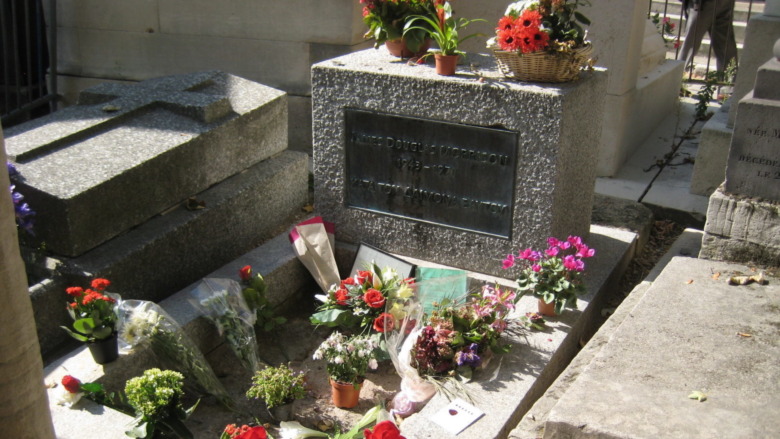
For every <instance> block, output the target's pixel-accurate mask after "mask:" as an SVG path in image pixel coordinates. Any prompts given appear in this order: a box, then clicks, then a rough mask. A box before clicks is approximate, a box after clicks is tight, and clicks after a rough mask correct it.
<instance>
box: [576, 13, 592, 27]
mask: <svg viewBox="0 0 780 439" xmlns="http://www.w3.org/2000/svg"><path fill="white" fill-rule="evenodd" d="M574 18H576V19H577V21H579V22H580V23H582V24H584V25H585V26H590V20H588V17H586V16H584V15H582V12H578V11H574Z"/></svg>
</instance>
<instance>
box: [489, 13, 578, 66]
mask: <svg viewBox="0 0 780 439" xmlns="http://www.w3.org/2000/svg"><path fill="white" fill-rule="evenodd" d="M580 5H590V2H589V1H588V0H522V1H518V2H514V3H512V4H510V5H509V7H508V8H507V10H506V13H505V14H504V16H503V17H501V19H500V20H499V21H498V27H496V38H495V40H494V41H492V43H494V44H498V46H499V47H500V48H501V50H505V51H508V52H521V53H532V52H539V51H548V52H566V51H571V50H572V49H573V48H575V47H579V46H582V45H583V44H585V31H584V30H583V29H582V26H581V24H584V25H586V26H588V25H590V20H588V18H587V17H585V16H584V15H582V13H581V12H579V11H577V6H580Z"/></svg>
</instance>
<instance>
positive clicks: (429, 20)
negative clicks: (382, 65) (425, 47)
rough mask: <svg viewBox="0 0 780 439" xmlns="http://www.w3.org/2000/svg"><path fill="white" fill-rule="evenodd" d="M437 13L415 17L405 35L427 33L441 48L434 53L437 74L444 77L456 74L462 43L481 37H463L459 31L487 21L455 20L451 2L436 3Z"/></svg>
mask: <svg viewBox="0 0 780 439" xmlns="http://www.w3.org/2000/svg"><path fill="white" fill-rule="evenodd" d="M436 3H437V4H436V13H435V14H432V15H415V16H413V17H411V18H410V19H409V20H408V21H407V23H406V26H404V35H406V34H407V33H411V32H426V33H427V35H428V36H429V37H430V38H431V39H432V40H433V41H435V42H436V44H437V45H438V46H439V48H438V50H435V51H434V52H433V54H434V59H435V60H436V73H438V74H439V75H442V76H452V75H454V74H455V66H456V65H457V64H458V58H459V57H460V56H461V55H463V52H462V51H460V50H458V47H459V46H460V43H462V42H463V41H465V40H468V39H469V38H473V37H476V36H480V35H482V34H480V33H474V34H470V35H467V36H465V37H461V36H460V33H459V31H461V30H463V29H464V28H465V27H466V26H468V25H469V24H471V23H474V22H478V21H485V20H483V19H481V18H477V19H474V20H467V19H465V18H459V19H457V20H456V19H455V18H454V17H453V16H452V6H451V5H450V2H436Z"/></svg>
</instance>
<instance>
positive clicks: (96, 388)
mask: <svg viewBox="0 0 780 439" xmlns="http://www.w3.org/2000/svg"><path fill="white" fill-rule="evenodd" d="M81 390H83V391H85V392H92V393H97V392H102V391H103V385H101V384H100V383H82V384H81Z"/></svg>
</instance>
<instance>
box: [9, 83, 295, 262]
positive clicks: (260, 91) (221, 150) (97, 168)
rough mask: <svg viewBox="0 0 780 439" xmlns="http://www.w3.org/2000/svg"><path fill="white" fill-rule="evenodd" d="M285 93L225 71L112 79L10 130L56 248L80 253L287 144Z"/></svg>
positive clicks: (40, 231)
mask: <svg viewBox="0 0 780 439" xmlns="http://www.w3.org/2000/svg"><path fill="white" fill-rule="evenodd" d="M286 130H287V101H286V95H285V93H284V92H281V91H279V90H275V89H272V88H270V87H266V86H264V85H261V84H258V83H256V82H252V81H248V80H245V79H242V78H239V77H236V76H233V75H229V74H226V73H222V72H203V73H195V74H188V75H178V76H170V77H164V78H156V79H150V80H147V81H144V82H141V83H138V84H134V85H124V84H112V83H104V84H101V85H99V86H96V87H93V88H91V89H88V90H86V91H84V92H82V94H81V97H80V101H79V104H78V105H76V106H73V107H69V108H66V109H64V110H61V111H58V112H56V113H53V114H51V115H49V116H47V117H44V118H40V119H37V120H35V121H32V122H30V123H27V124H23V125H20V126H17V127H14V128H11V129H9V130H8V131H7V133H6V135H7V140H6V144H7V149H8V154H9V156H10V158H11V159H12V160H13V161H14V162H16V163H17V168H18V169H19V171H20V172H21V174H22V175H23V176H24V182H23V183H21V184H19V185H18V186H19V189H20V190H21V191H22V192H23V193H24V194H25V196H26V198H27V201H28V202H29V203H30V205H31V206H34V209H36V210H37V213H38V215H37V217H36V234H37V236H38V238H39V239H40V240H41V241H43V242H45V243H46V247H47V249H49V250H50V251H53V252H55V253H57V254H60V255H64V256H78V255H81V254H83V253H84V252H86V251H88V250H90V249H93V248H95V247H96V246H98V245H100V244H101V243H103V242H105V241H107V240H109V239H111V238H113V237H115V236H117V235H119V234H121V233H123V232H125V231H127V230H128V229H130V228H132V227H134V226H137V225H139V224H141V223H142V222H144V221H146V220H148V219H149V218H151V217H152V216H154V215H157V214H159V213H160V212H162V211H164V210H166V209H168V208H170V207H171V206H174V205H176V204H177V203H179V202H181V201H183V200H186V199H187V198H188V197H190V196H193V195H194V194H196V193H198V192H201V191H203V190H205V189H207V188H208V187H210V186H212V185H214V184H215V183H218V182H220V181H222V180H224V179H225V178H227V177H230V176H231V175H234V174H236V173H238V172H240V171H243V170H244V169H247V168H248V167H250V166H252V165H253V164H255V163H258V162H260V161H262V160H264V159H266V158H268V157H271V156H272V155H274V154H277V153H279V152H281V151H283V150H284V149H285V148H286V147H287V131H286Z"/></svg>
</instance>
